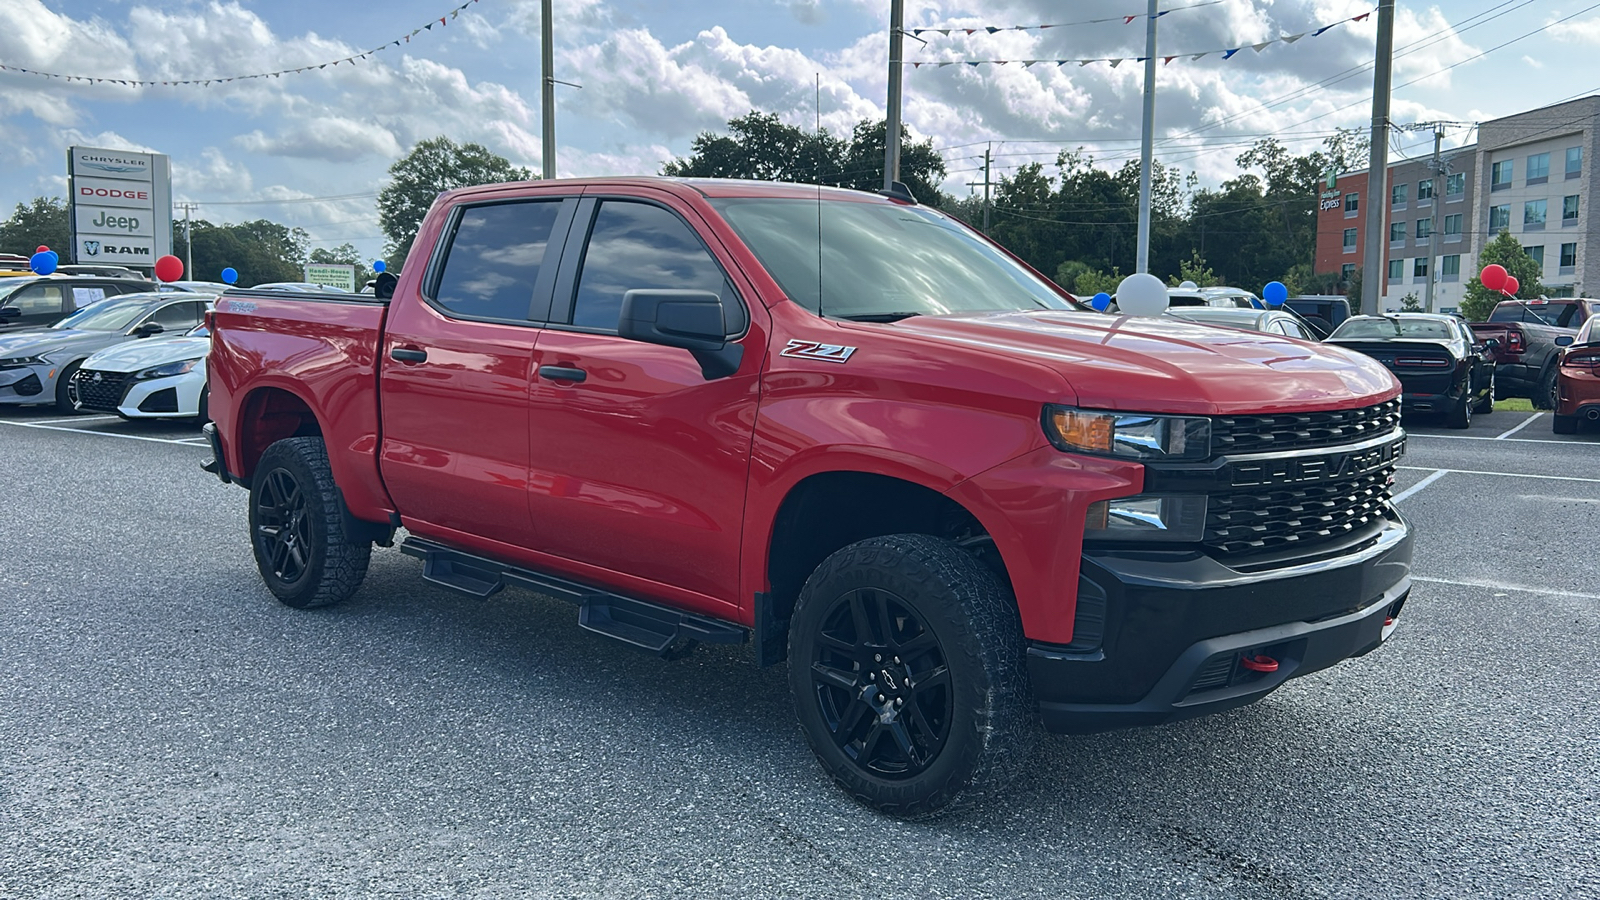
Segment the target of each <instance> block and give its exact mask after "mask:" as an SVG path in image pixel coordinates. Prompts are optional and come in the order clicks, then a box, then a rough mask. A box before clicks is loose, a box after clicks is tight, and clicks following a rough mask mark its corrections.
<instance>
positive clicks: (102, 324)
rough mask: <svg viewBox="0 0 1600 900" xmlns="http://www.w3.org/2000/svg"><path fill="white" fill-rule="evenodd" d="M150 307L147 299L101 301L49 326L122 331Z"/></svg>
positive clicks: (62, 328) (63, 328) (64, 328)
mask: <svg viewBox="0 0 1600 900" xmlns="http://www.w3.org/2000/svg"><path fill="white" fill-rule="evenodd" d="M149 308H150V301H148V300H113V301H110V302H105V301H101V302H100V303H96V304H94V305H93V306H86V307H84V308H83V309H81V310H79V311H77V312H76V313H73V314H72V315H70V316H67V317H66V318H65V319H62V320H61V321H59V322H57V323H56V324H54V325H51V326H50V327H51V328H56V329H60V330H63V331H64V330H66V329H69V328H72V329H78V330H82V331H122V330H123V329H125V328H127V327H128V326H129V325H132V324H133V321H134V320H135V319H137V318H139V317H140V316H141V315H143V314H144V313H145V312H146V311H147V310H148V309H149Z"/></svg>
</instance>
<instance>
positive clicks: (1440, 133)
mask: <svg viewBox="0 0 1600 900" xmlns="http://www.w3.org/2000/svg"><path fill="white" fill-rule="evenodd" d="M1443 142H1444V126H1443V125H1437V124H1436V125H1434V126H1433V167H1432V169H1431V171H1432V172H1433V183H1434V188H1433V227H1432V228H1430V229H1428V294H1427V299H1425V300H1424V301H1423V305H1422V308H1423V309H1425V310H1427V311H1428V312H1433V283H1434V282H1436V281H1438V280H1439V227H1440V224H1441V223H1442V222H1443V219H1442V218H1441V217H1440V216H1439V213H1441V212H1443V211H1444V192H1443V191H1442V190H1440V188H1442V187H1444V184H1443V182H1444V168H1443V167H1442V166H1441V165H1440V164H1439V148H1440V145H1441V144H1442V143H1443Z"/></svg>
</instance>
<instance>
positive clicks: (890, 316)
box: [829, 312, 922, 322]
mask: <svg viewBox="0 0 1600 900" xmlns="http://www.w3.org/2000/svg"><path fill="white" fill-rule="evenodd" d="M829 315H832V316H836V317H837V318H840V319H848V320H850V321H852V322H898V321H900V320H901V319H909V318H911V317H912V316H920V315H922V313H919V312H883V313H846V314H844V315H838V314H837V313H829Z"/></svg>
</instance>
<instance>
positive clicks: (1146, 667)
mask: <svg viewBox="0 0 1600 900" xmlns="http://www.w3.org/2000/svg"><path fill="white" fill-rule="evenodd" d="M1411 545H1412V540H1411V534H1410V530H1409V528H1408V527H1407V525H1406V524H1405V521H1404V520H1403V519H1401V518H1400V517H1399V515H1398V513H1396V514H1394V515H1393V517H1392V518H1391V519H1390V520H1388V521H1386V522H1384V523H1383V525H1382V526H1381V528H1380V529H1378V531H1377V533H1376V534H1375V535H1366V536H1363V537H1361V538H1360V539H1358V540H1356V541H1354V542H1353V543H1351V544H1350V545H1348V546H1346V547H1343V548H1339V550H1338V552H1337V553H1333V554H1331V555H1330V554H1328V553H1325V554H1324V558H1322V559H1319V560H1316V561H1312V562H1307V563H1302V564H1300V565H1288V566H1285V567H1281V568H1276V569H1270V570H1266V571H1262V572H1253V573H1252V572H1243V571H1240V570H1239V569H1237V568H1230V567H1229V566H1227V565H1224V564H1222V563H1221V562H1219V561H1217V560H1216V559H1213V558H1212V557H1210V556H1208V555H1206V554H1204V553H1200V552H1197V551H1111V552H1096V551H1089V552H1087V553H1086V554H1085V556H1084V566H1083V575H1082V577H1081V579H1080V583H1079V591H1078V598H1079V611H1078V616H1077V619H1078V623H1079V625H1078V637H1075V638H1074V641H1073V643H1072V644H1071V645H1068V646H1065V647H1063V646H1057V645H1047V644H1033V645H1032V646H1030V647H1029V649H1028V671H1029V676H1030V678H1031V680H1032V684H1033V692H1034V696H1035V698H1036V699H1037V700H1038V703H1039V712H1040V716H1041V718H1042V719H1043V721H1044V725H1045V727H1046V728H1047V729H1049V730H1051V731H1056V732H1068V733H1080V734H1081V733H1089V732H1096V731H1107V730H1110V729H1114V728H1127V727H1132V726H1139V725H1156V724H1160V723H1163V722H1170V721H1174V720H1177V719H1184V718H1188V717H1191V716H1198V715H1204V714H1206V713H1212V712H1219V711H1221V710H1224V709H1231V708H1233V707H1236V706H1243V705H1244V704H1247V703H1251V702H1253V701H1255V700H1259V699H1260V698H1261V697H1263V696H1265V695H1266V694H1268V693H1269V692H1271V691H1272V690H1273V689H1275V688H1277V687H1278V686H1279V685H1281V684H1283V683H1284V682H1285V681H1287V680H1288V679H1290V678H1294V677H1296V676H1299V675H1305V674H1307V673H1309V672H1315V671H1317V670H1319V669H1324V668H1327V667H1328V666H1331V665H1333V664H1335V663H1337V662H1340V661H1341V660H1345V659H1349V658H1350V657H1353V656H1360V655H1362V654H1364V653H1367V652H1369V651H1371V650H1372V649H1374V648H1375V647H1377V646H1378V645H1379V644H1380V643H1382V642H1383V640H1384V639H1385V638H1386V637H1388V634H1389V632H1390V631H1391V630H1392V627H1393V623H1394V620H1395V617H1397V616H1398V614H1399V612H1400V607H1401V605H1402V604H1403V603H1404V601H1405V599H1406V595H1407V593H1408V592H1409V591H1410V589H1411V578H1410V571H1411ZM1257 656H1262V657H1267V658H1270V659H1271V660H1272V661H1274V662H1275V663H1276V664H1277V667H1276V670H1275V671H1271V672H1260V671H1254V670H1252V669H1251V668H1249V667H1248V666H1247V665H1246V664H1245V662H1244V661H1245V659H1246V658H1250V659H1254V658H1255V657H1257Z"/></svg>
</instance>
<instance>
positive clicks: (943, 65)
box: [939, 62, 955, 69]
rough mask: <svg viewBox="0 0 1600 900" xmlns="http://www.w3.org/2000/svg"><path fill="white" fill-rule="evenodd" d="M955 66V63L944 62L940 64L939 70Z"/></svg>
mask: <svg viewBox="0 0 1600 900" xmlns="http://www.w3.org/2000/svg"><path fill="white" fill-rule="evenodd" d="M953 65H955V63H953V62H942V63H939V68H941V69H942V68H944V67H945V66H953Z"/></svg>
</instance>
